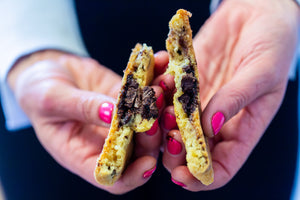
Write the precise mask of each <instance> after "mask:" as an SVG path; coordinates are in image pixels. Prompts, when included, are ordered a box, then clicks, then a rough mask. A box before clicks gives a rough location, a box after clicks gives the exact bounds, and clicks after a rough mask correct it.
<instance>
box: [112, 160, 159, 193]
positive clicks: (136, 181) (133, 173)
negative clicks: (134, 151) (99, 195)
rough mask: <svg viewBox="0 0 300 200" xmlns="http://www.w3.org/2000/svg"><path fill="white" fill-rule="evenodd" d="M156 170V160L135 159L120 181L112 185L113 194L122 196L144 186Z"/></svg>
mask: <svg viewBox="0 0 300 200" xmlns="http://www.w3.org/2000/svg"><path fill="white" fill-rule="evenodd" d="M155 169H156V159H155V158H153V157H151V156H143V157H140V158H138V159H136V160H135V161H134V162H133V163H131V164H130V165H129V166H128V167H127V169H126V170H125V171H124V173H123V175H122V177H121V178H120V180H118V181H117V182H116V183H115V185H114V191H113V193H115V194H123V193H125V192H128V191H130V190H133V189H135V188H137V187H139V186H141V185H143V184H145V183H146V182H147V181H148V180H149V179H150V177H151V176H152V174H153V173H154V172H155Z"/></svg>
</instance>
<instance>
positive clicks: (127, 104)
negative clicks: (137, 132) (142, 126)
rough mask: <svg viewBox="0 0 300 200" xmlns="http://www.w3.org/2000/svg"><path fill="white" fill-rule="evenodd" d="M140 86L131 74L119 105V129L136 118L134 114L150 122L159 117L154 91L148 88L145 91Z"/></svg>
mask: <svg viewBox="0 0 300 200" xmlns="http://www.w3.org/2000/svg"><path fill="white" fill-rule="evenodd" d="M138 86H139V85H138V83H137V82H136V80H135V79H134V78H133V75H132V74H129V75H128V76H127V80H126V84H125V86H124V87H123V89H122V92H121V96H120V102H119V104H118V112H117V114H118V117H119V119H120V121H119V127H120V126H123V125H125V124H128V123H129V122H130V121H131V119H132V118H133V117H134V113H139V114H141V115H142V117H143V118H144V119H148V120H149V119H150V118H157V117H158V109H157V107H156V98H155V92H154V90H153V89H152V88H151V87H148V86H146V87H144V88H143V89H141V88H139V87H138Z"/></svg>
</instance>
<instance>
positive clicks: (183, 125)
mask: <svg viewBox="0 0 300 200" xmlns="http://www.w3.org/2000/svg"><path fill="white" fill-rule="evenodd" d="M191 16H192V15H191V13H190V12H188V11H186V10H183V9H180V10H178V11H177V13H176V14H175V15H174V16H173V17H172V19H171V20H170V22H169V29H170V31H169V34H168V38H167V40H166V47H167V50H168V53H169V64H168V69H167V73H170V74H172V75H173V76H174V79H175V86H176V93H175V94H174V97H173V103H174V111H175V115H176V122H177V125H178V128H179V130H180V134H181V137H182V140H183V143H184V145H185V149H186V152H187V154H186V161H187V167H188V169H189V171H190V172H191V174H192V175H193V176H194V177H196V178H197V179H198V180H200V181H201V182H202V183H203V184H205V185H209V184H211V183H212V182H213V179H214V173H213V168H212V161H211V155H210V150H209V146H208V143H207V138H206V136H205V135H204V134H203V130H202V127H201V123H200V115H201V107H200V97H199V75H198V69H197V63H196V58H195V53H194V48H193V40H192V39H193V38H192V30H191V27H190V24H189V18H190V17H191Z"/></svg>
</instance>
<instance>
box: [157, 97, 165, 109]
mask: <svg viewBox="0 0 300 200" xmlns="http://www.w3.org/2000/svg"><path fill="white" fill-rule="evenodd" d="M163 102H164V95H163V93H161V94H160V95H159V97H158V98H157V99H156V107H157V108H158V109H161V108H162V106H163Z"/></svg>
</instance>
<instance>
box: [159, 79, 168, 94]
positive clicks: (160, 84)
mask: <svg viewBox="0 0 300 200" xmlns="http://www.w3.org/2000/svg"><path fill="white" fill-rule="evenodd" d="M159 86H160V87H161V88H162V89H163V91H164V92H168V91H169V88H168V86H167V85H166V83H165V82H164V81H160V82H159Z"/></svg>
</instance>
